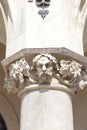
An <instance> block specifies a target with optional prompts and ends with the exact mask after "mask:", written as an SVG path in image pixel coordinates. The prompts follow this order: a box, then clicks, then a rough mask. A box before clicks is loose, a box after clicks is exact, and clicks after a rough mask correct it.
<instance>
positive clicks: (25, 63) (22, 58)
mask: <svg viewBox="0 0 87 130" xmlns="http://www.w3.org/2000/svg"><path fill="white" fill-rule="evenodd" d="M2 65H3V67H4V70H5V72H6V76H5V85H4V88H6V89H7V91H8V93H10V92H13V93H16V92H19V93H20V92H21V93H24V92H26V91H33V90H38V89H43V88H47V89H56V90H62V91H66V92H69V93H74V92H76V91H78V90H79V89H83V88H84V87H86V86H87V68H86V66H87V58H86V57H84V56H81V55H79V54H77V53H74V52H72V51H70V50H67V49H66V48H58V49H24V50H22V51H20V52H18V53H16V54H14V55H13V56H11V57H9V58H7V59H5V60H3V61H2ZM19 95H21V94H19Z"/></svg>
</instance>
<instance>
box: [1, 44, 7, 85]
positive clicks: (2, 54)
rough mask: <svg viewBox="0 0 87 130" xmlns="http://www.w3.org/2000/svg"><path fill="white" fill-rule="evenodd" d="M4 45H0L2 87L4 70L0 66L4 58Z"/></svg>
mask: <svg viewBox="0 0 87 130" xmlns="http://www.w3.org/2000/svg"><path fill="white" fill-rule="evenodd" d="M5 49H6V47H5V45H3V44H2V43H0V85H1V86H3V84H4V70H3V67H2V65H1V61H2V60H3V59H4V58H5Z"/></svg>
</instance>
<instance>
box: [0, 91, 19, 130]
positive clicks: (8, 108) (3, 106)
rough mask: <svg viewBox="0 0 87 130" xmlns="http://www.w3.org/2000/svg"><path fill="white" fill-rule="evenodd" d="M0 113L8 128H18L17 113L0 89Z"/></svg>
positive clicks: (13, 129)
mask: <svg viewBox="0 0 87 130" xmlns="http://www.w3.org/2000/svg"><path fill="white" fill-rule="evenodd" d="M0 113H1V114H2V115H3V118H4V120H5V123H6V125H7V128H8V130H19V121H18V118H17V115H16V113H15V111H14V108H13V107H12V105H11V103H10V102H9V100H8V98H7V97H6V96H5V95H4V93H3V92H1V91H0Z"/></svg>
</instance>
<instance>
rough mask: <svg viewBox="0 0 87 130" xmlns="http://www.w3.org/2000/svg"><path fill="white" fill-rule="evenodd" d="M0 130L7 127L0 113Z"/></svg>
mask: <svg viewBox="0 0 87 130" xmlns="http://www.w3.org/2000/svg"><path fill="white" fill-rule="evenodd" d="M0 130H7V125H6V123H5V120H4V118H3V116H2V115H1V113H0Z"/></svg>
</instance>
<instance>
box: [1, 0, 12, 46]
mask: <svg viewBox="0 0 87 130" xmlns="http://www.w3.org/2000/svg"><path fill="white" fill-rule="evenodd" d="M8 19H10V20H11V21H12V17H11V10H10V6H9V3H8V0H1V1H0V25H1V26H0V42H2V43H3V44H6V39H7V22H8Z"/></svg>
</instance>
